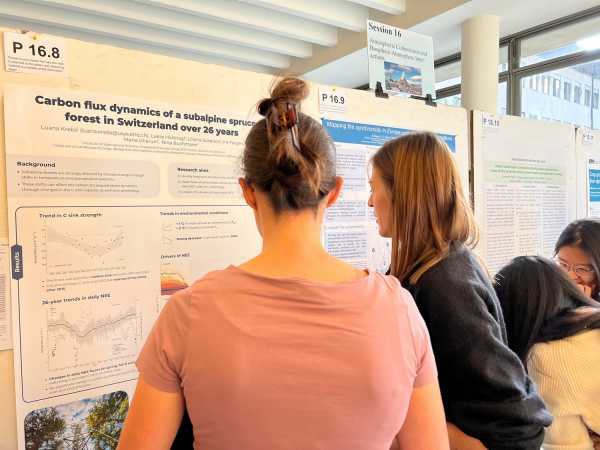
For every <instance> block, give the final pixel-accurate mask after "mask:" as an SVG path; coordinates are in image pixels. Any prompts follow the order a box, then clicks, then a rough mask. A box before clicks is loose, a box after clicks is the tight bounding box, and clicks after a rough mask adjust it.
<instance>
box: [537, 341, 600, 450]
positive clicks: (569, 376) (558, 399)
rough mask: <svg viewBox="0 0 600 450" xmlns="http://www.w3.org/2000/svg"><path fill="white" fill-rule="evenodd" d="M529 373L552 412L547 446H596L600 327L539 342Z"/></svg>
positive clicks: (563, 449) (584, 449)
mask: <svg viewBox="0 0 600 450" xmlns="http://www.w3.org/2000/svg"><path fill="white" fill-rule="evenodd" d="M527 367H528V370H529V374H530V376H531V378H532V379H533V381H534V382H535V383H536V384H537V387H538V390H539V393H540V395H541V396H542V398H543V399H544V402H546V405H547V407H548V409H549V410H550V412H551V413H552V415H553V416H554V422H553V423H552V425H550V427H548V428H547V429H546V437H545V438H544V450H594V446H593V444H592V441H591V439H590V437H589V434H588V429H589V430H592V431H594V432H596V433H598V434H600V330H588V331H584V332H581V333H579V334H577V335H575V336H571V337H568V338H565V339H561V340H559V341H553V342H548V343H543V344H536V345H535V346H534V347H533V349H532V351H531V357H530V359H529V362H528V364H527Z"/></svg>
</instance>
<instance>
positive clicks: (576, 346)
mask: <svg viewBox="0 0 600 450" xmlns="http://www.w3.org/2000/svg"><path fill="white" fill-rule="evenodd" d="M599 348H600V329H596V330H586V331H583V332H581V333H577V334H575V335H573V336H569V337H567V338H563V339H558V340H555V341H550V342H541V343H538V344H535V345H534V346H533V348H532V349H531V356H530V360H529V366H530V367H531V368H532V369H534V370H535V371H539V372H543V373H549V372H560V373H564V372H565V371H567V372H568V371H570V370H573V369H574V368H576V367H588V368H590V369H591V368H592V366H593V367H596V368H597V369H598V370H600V352H599V351H598V349H599Z"/></svg>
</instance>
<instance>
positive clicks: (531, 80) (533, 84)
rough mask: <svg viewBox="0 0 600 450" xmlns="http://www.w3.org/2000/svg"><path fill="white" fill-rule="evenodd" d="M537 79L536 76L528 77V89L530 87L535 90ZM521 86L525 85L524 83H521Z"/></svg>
mask: <svg viewBox="0 0 600 450" xmlns="http://www.w3.org/2000/svg"><path fill="white" fill-rule="evenodd" d="M537 82H538V79H537V77H530V78H529V89H531V90H532V91H537V85H538V83H537ZM523 87H525V83H523Z"/></svg>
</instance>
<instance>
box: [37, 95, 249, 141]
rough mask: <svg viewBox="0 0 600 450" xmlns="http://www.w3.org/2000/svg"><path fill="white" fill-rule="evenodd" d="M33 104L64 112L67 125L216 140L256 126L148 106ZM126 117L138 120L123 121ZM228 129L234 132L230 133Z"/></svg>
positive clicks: (53, 100)
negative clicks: (175, 133)
mask: <svg viewBox="0 0 600 450" xmlns="http://www.w3.org/2000/svg"><path fill="white" fill-rule="evenodd" d="M34 100H35V102H36V103H37V104H38V105H45V106H48V107H53V108H63V109H64V110H65V112H64V119H65V122H66V123H90V124H103V125H116V126H120V127H133V128H140V129H159V130H172V131H187V132H190V133H202V134H211V135H215V136H217V137H218V136H239V131H238V130H236V129H235V127H238V126H246V127H251V126H252V125H254V123H255V122H253V121H251V120H243V119H239V118H231V117H222V116H218V115H216V114H198V113H196V112H181V111H177V110H175V109H165V110H161V109H157V108H155V107H151V106H142V107H139V106H129V105H120V104H117V103H112V104H106V103H100V102H98V101H95V100H84V101H80V100H73V99H68V98H62V97H45V96H44V95H36V96H35V99H34ZM128 115H135V116H139V117H126V116H128ZM180 120H184V121H193V122H197V123H198V125H189V124H186V123H182V122H180ZM231 127H233V128H234V129H231Z"/></svg>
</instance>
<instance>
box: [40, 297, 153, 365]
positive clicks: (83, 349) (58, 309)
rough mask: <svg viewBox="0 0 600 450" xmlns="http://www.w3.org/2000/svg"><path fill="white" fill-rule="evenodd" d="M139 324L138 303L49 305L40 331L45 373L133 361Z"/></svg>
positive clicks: (137, 343) (137, 346)
mask: <svg viewBox="0 0 600 450" xmlns="http://www.w3.org/2000/svg"><path fill="white" fill-rule="evenodd" d="M142 325H143V324H142V315H141V312H140V304H139V301H138V300H135V301H133V302H127V303H119V302H115V303H111V304H99V303H95V304H90V303H87V304H83V303H82V304H69V305H57V306H50V307H49V308H48V309H47V312H46V321H45V329H42V330H41V335H42V337H43V338H42V352H43V353H45V359H46V363H47V368H48V371H49V372H56V371H62V370H66V369H74V368H84V367H93V366H96V365H100V364H106V363H107V362H118V361H122V360H129V359H131V358H134V357H135V355H136V354H137V352H138V350H139V347H140V344H141V341H142ZM44 337H45V339H44Z"/></svg>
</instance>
